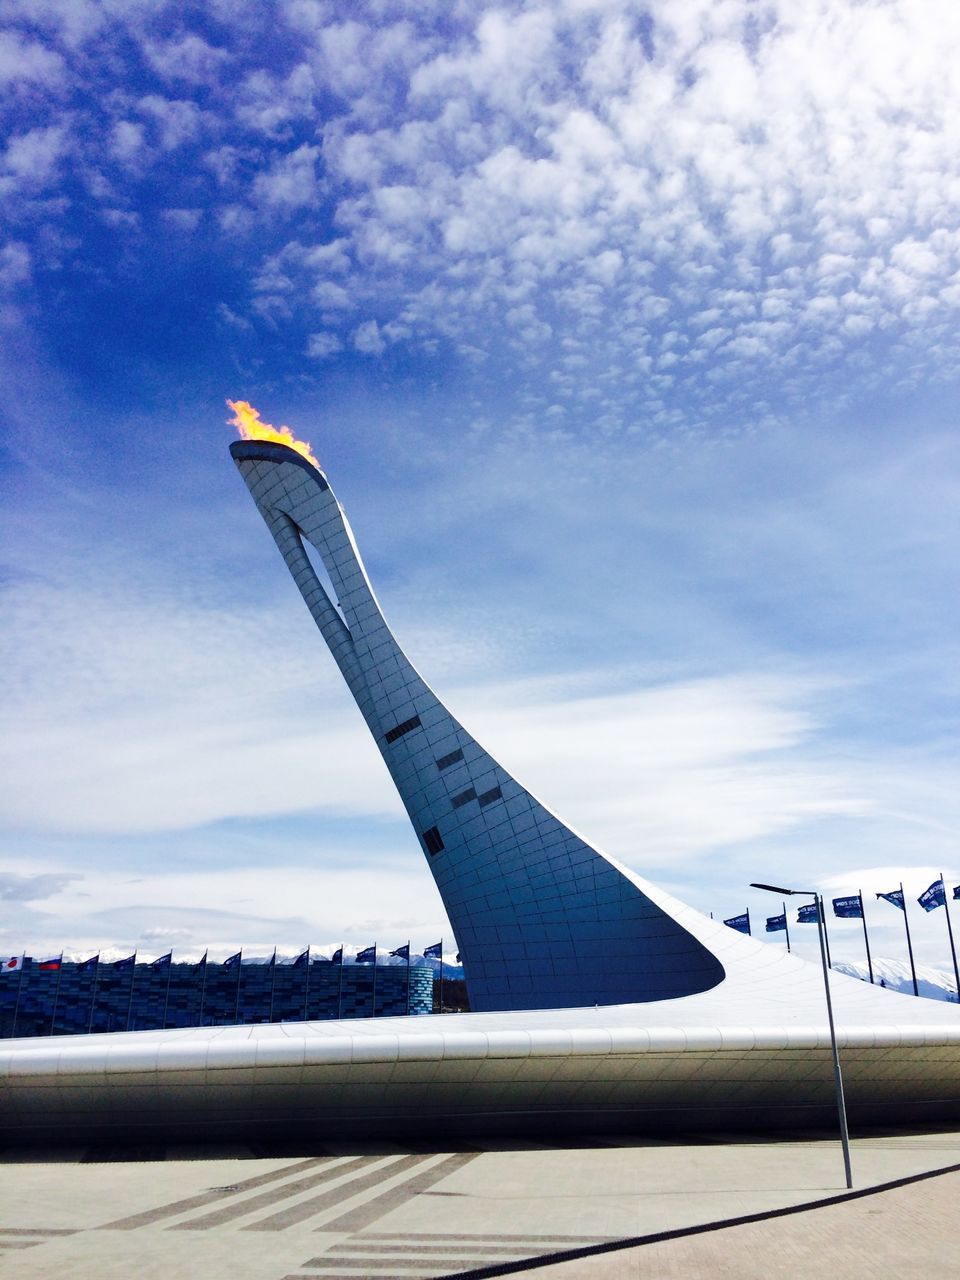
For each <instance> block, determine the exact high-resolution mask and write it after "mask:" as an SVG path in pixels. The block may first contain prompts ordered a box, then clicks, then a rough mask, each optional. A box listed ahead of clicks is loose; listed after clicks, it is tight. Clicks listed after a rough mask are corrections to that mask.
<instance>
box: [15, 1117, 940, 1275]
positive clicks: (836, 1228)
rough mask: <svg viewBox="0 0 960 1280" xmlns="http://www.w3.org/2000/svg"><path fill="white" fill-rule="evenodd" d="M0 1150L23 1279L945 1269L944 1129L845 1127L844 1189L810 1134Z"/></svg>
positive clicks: (834, 1151) (823, 1141)
mask: <svg viewBox="0 0 960 1280" xmlns="http://www.w3.org/2000/svg"><path fill="white" fill-rule="evenodd" d="M0 1158H2V1164H0V1274H2V1275H10V1276H11V1277H12V1276H16V1277H17V1280H49V1277H54V1276H56V1277H57V1278H58V1280H70V1278H71V1277H78V1278H79V1277H82V1278H83V1280H93V1278H94V1277H96V1280H130V1277H133V1276H136V1277H137V1280H188V1278H189V1280H193V1278H194V1277H202V1278H203V1280H221V1278H224V1280H226V1278H228V1277H229V1280H348V1278H349V1280H368V1278H370V1280H401V1278H402V1280H418V1278H420V1277H423V1278H424V1280H427V1278H436V1277H454V1276H456V1277H468V1276H475V1277H478V1278H479V1277H480V1276H488V1275H490V1276H492V1275H530V1276H543V1277H545V1278H547V1277H550V1278H551V1280H554V1278H555V1280H576V1278H579V1277H587V1276H589V1277H598V1280H614V1278H616V1280H621V1278H623V1280H625V1278H626V1277H630V1278H631V1280H632V1278H633V1277H656V1278H658V1280H659V1277H671V1278H672V1277H683V1278H684V1280H686V1278H687V1277H691V1278H693V1277H704V1278H706V1277H710V1278H711V1280H713V1278H714V1277H721V1278H723V1277H727V1276H729V1277H731V1280H732V1278H733V1277H737V1278H738V1280H743V1278H744V1277H746V1278H747V1280H750V1278H752V1277H758V1278H759V1277H761V1276H762V1277H806V1276H817V1277H820V1276H821V1273H822V1275H823V1277H824V1280H846V1278H847V1277H857V1278H859V1277H867V1276H871V1277H874V1276H881V1277H884V1276H896V1277H898V1278H902V1277H908V1278H909V1277H913V1276H917V1277H920V1276H924V1277H926V1276H929V1275H930V1274H932V1273H934V1272H935V1271H936V1272H939V1273H940V1274H953V1273H954V1271H953V1270H952V1268H955V1266H956V1265H957V1264H956V1262H955V1259H956V1257H957V1252H958V1250H957V1231H958V1228H957V1216H956V1206H957V1204H958V1203H960V1132H956V1131H952V1130H951V1131H948V1132H936V1131H929V1130H927V1131H923V1132H918V1131H909V1132H906V1131H897V1132H889V1133H886V1132H878V1131H874V1132H872V1133H871V1134H870V1135H868V1136H859V1137H856V1138H855V1139H854V1143H853V1163H854V1178H855V1183H856V1190H857V1193H858V1194H856V1195H855V1196H854V1197H852V1198H851V1197H848V1196H847V1195H846V1193H845V1191H844V1187H843V1166H842V1161H841V1155H840V1149H839V1145H838V1143H837V1142H836V1141H835V1140H834V1139H832V1138H831V1137H829V1136H826V1135H824V1136H818V1137H815V1138H801V1137H799V1136H797V1135H790V1134H781V1135H772V1136H768V1137H766V1138H763V1139H760V1138H743V1137H738V1136H736V1135H724V1134H713V1135H707V1134H705V1135H702V1136H685V1137H684V1138H682V1139H680V1138H676V1139H669V1138H657V1139H654V1138H641V1137H630V1136H624V1137H622V1138H617V1137H611V1136H610V1135H603V1136H598V1137H586V1138H577V1139H569V1138H567V1139H564V1138H559V1139H558V1141H557V1143H556V1145H549V1144H548V1143H546V1142H543V1141H536V1142H534V1141H528V1142H525V1141H522V1140H516V1141H506V1140H484V1139H477V1140H476V1141H461V1140H459V1139H458V1140H456V1141H453V1142H451V1143H450V1144H449V1146H444V1145H443V1144H442V1143H441V1144H436V1143H429V1144H428V1143H426V1142H425V1143H423V1144H415V1143H404V1144H403V1145H402V1146H401V1145H393V1144H391V1143H382V1144H372V1143H363V1144H360V1143H357V1144H354V1145H350V1144H344V1143H337V1144H330V1145H327V1144H323V1145H319V1144H316V1143H313V1142H304V1143H302V1144H291V1143H290V1141H289V1140H286V1141H285V1142H284V1144H283V1146H282V1148H281V1147H278V1146H276V1145H274V1146H271V1145H270V1144H269V1143H267V1142H264V1143H263V1144H261V1145H254V1146H246V1145H242V1144H234V1145H224V1146H221V1147H214V1146H212V1145H211V1144H209V1143H208V1144H204V1145H200V1144H197V1145H196V1146H192V1147H191V1146H187V1145H183V1144H177V1145H172V1144H171V1145H168V1146H165V1145H162V1144H158V1145H156V1146H151V1147H141V1148H139V1149H137V1148H133V1149H122V1148H119V1147H116V1148H111V1147H87V1148H76V1149H69V1150H62V1151H55V1150H47V1151H45V1152H36V1151H28V1150H24V1149H14V1148H7V1149H6V1150H5V1151H3V1152H2V1153H0ZM891 1184H892V1185H891ZM867 1189H869V1194H865V1195H864V1194H859V1193H862V1192H863V1191H865V1190H867ZM745 1218H746V1219H748V1221H742V1220H743V1219H745ZM664 1236H666V1238H664ZM651 1237H652V1238H651ZM631 1242H632V1243H631Z"/></svg>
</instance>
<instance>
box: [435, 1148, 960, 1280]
mask: <svg viewBox="0 0 960 1280" xmlns="http://www.w3.org/2000/svg"><path fill="white" fill-rule="evenodd" d="M948 1173H960V1164H950V1165H946V1166H944V1167H943V1168H942V1169H928V1170H926V1171H925V1172H923V1173H911V1174H908V1175H907V1176H906V1177H904V1178H894V1179H893V1181H892V1182H878V1183H876V1184H875V1185H874V1186H870V1187H863V1188H861V1189H859V1190H857V1191H841V1192H839V1193H838V1194H837V1195H833V1196H824V1197H822V1198H821V1199H819V1200H805V1201H804V1202H803V1204H790V1205H785V1206H784V1207H783V1208H782V1209H768V1210H766V1211H765V1212H763V1213H745V1214H741V1215H740V1217H738V1218H721V1219H717V1220H715V1221H713V1222H701V1223H699V1224H698V1225H696V1226H693V1227H673V1228H672V1229H671V1230H669V1231H653V1232H651V1233H650V1234H649V1235H644V1236H625V1237H624V1238H623V1239H622V1240H609V1241H607V1242H605V1243H604V1244H591V1245H583V1246H582V1247H580V1248H577V1249H558V1250H557V1251H556V1252H555V1253H543V1254H539V1255H538V1256H537V1257H536V1258H523V1259H521V1260H519V1261H517V1262H494V1263H490V1264H489V1265H488V1266H483V1267H474V1268H472V1269H471V1270H470V1271H449V1272H447V1273H446V1274H445V1275H442V1276H437V1277H436V1278H435V1280H486V1278H487V1277H488V1276H491V1277H492V1276H512V1275H517V1274H518V1273H519V1272H521V1271H538V1270H539V1269H540V1268H541V1267H553V1266H556V1264H557V1263H559V1262H576V1261H578V1260H580V1259H582V1258H596V1257H598V1256H599V1255H600V1254H604V1253H620V1252H621V1251H622V1250H624V1249H636V1248H639V1247H640V1246H641V1245H645V1244H662V1243H663V1242H665V1241H667V1240H682V1239H684V1238H685V1237H688V1236H699V1235H705V1234H706V1233H707V1232H709V1231H723V1230H724V1229H725V1228H727V1227H744V1226H748V1225H749V1224H750V1223H753V1222H769V1221H771V1220H772V1219H774V1218H789V1217H791V1216H793V1215H794V1214H798V1213H809V1212H811V1211H812V1210H814V1209H826V1208H827V1207H828V1206H830V1205H834V1204H845V1203H847V1202H848V1201H851V1200H864V1199H866V1197H867V1196H875V1195H880V1194H882V1193H883V1192H884V1191H896V1190H897V1188H898V1187H909V1186H911V1185H912V1184H913V1183H915V1182H927V1181H928V1180H929V1179H930V1178H940V1177H943V1175H944V1174H948Z"/></svg>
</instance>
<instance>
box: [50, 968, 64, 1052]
mask: <svg viewBox="0 0 960 1280" xmlns="http://www.w3.org/2000/svg"><path fill="white" fill-rule="evenodd" d="M62 976H63V952H62V951H61V952H60V963H59V965H58V966H57V985H56V988H55V989H54V992H53V1013H51V1015H50V1030H49V1031H48V1032H47V1035H50V1036H52V1035H53V1028H54V1027H55V1026H56V1025H57V1005H58V1004H59V1003H60V979H61V977H62Z"/></svg>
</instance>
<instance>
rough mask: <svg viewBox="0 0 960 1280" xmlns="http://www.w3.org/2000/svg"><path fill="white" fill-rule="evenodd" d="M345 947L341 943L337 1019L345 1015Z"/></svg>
mask: <svg viewBox="0 0 960 1280" xmlns="http://www.w3.org/2000/svg"><path fill="white" fill-rule="evenodd" d="M343 947H344V944H343V943H342V942H341V943H340V982H339V984H338V986H337V1021H338V1022H339V1021H340V1019H341V1018H342V1017H343V958H344V957H343Z"/></svg>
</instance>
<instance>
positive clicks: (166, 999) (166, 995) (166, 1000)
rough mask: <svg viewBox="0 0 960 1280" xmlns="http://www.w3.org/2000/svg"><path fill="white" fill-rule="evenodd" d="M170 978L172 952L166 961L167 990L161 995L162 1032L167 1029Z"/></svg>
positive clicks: (171, 973) (171, 976)
mask: <svg viewBox="0 0 960 1280" xmlns="http://www.w3.org/2000/svg"><path fill="white" fill-rule="evenodd" d="M172 978H173V952H172V951H171V952H170V955H169V958H168V959H167V989H166V991H165V992H164V995H163V1027H162V1030H163V1031H166V1029H167V1009H169V1007H170V982H171V979H172Z"/></svg>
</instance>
